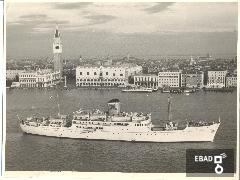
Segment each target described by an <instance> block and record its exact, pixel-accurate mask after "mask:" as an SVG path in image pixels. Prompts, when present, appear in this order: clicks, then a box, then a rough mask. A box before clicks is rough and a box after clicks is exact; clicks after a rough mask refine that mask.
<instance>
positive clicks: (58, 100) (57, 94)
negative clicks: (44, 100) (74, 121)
mask: <svg viewBox="0 0 240 180" xmlns="http://www.w3.org/2000/svg"><path fill="white" fill-rule="evenodd" d="M57 101H58V102H57V103H58V116H59V117H60V115H61V114H60V104H59V97H58V92H57Z"/></svg>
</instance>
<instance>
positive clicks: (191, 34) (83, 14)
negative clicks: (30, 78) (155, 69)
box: [6, 2, 237, 58]
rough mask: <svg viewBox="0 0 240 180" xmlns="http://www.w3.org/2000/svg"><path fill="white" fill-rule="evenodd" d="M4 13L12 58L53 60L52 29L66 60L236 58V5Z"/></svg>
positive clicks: (67, 7) (48, 6)
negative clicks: (189, 56) (110, 57)
mask: <svg viewBox="0 0 240 180" xmlns="http://www.w3.org/2000/svg"><path fill="white" fill-rule="evenodd" d="M19 8H21V11H19V10H17V9H19ZM6 10H7V22H6V29H7V32H6V35H7V44H6V45H7V57H10V58H24V57H25V58H26V57H29V58H31V57H33V58H37V57H43V56H45V57H51V56H52V42H53V34H54V29H55V25H56V24H58V26H59V30H60V33H61V37H62V42H63V57H64V58H77V57H79V56H80V55H82V56H83V57H98V56H107V55H110V56H119V55H120V56H126V55H127V54H128V53H129V54H130V55H133V56H140V57H141V56H151V55H163V56H164V55H178V54H181V55H191V54H193V55H194V54H206V53H210V54H220V55H226V54H232V55H235V54H236V52H237V3H90V2H85V3H8V4H7V8H6ZM39 12H40V13H39ZM209 17H211V18H209ZM226 44H228V46H226Z"/></svg>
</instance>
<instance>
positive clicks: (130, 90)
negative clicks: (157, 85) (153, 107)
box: [122, 87, 153, 93]
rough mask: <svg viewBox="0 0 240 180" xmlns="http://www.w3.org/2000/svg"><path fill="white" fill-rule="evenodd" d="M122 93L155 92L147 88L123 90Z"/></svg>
mask: <svg viewBox="0 0 240 180" xmlns="http://www.w3.org/2000/svg"><path fill="white" fill-rule="evenodd" d="M122 92H147V93H151V92H153V89H152V88H146V87H132V88H129V89H123V90H122Z"/></svg>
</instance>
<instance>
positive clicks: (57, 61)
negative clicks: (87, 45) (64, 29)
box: [53, 26, 63, 76]
mask: <svg viewBox="0 0 240 180" xmlns="http://www.w3.org/2000/svg"><path fill="white" fill-rule="evenodd" d="M61 54H62V42H61V38H60V32H59V30H58V26H56V29H55V33H54V38H53V62H54V71H60V73H61V76H62V71H63V63H62V59H61Z"/></svg>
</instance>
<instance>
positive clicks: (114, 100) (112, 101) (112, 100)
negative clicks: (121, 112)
mask: <svg viewBox="0 0 240 180" xmlns="http://www.w3.org/2000/svg"><path fill="white" fill-rule="evenodd" d="M117 102H120V101H119V99H111V100H110V101H108V103H117Z"/></svg>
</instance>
